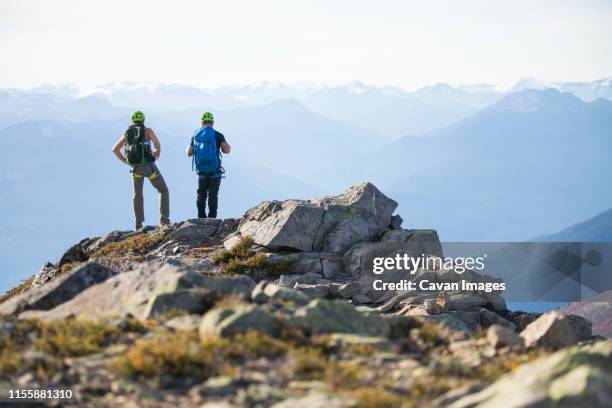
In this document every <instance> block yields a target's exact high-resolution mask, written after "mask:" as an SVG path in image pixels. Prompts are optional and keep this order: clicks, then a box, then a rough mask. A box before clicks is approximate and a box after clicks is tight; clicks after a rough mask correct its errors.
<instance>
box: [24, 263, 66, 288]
mask: <svg viewBox="0 0 612 408" xmlns="http://www.w3.org/2000/svg"><path fill="white" fill-rule="evenodd" d="M60 272H61V269H60V268H58V267H57V266H55V265H53V264H52V263H51V262H47V263H46V264H45V265H44V266H43V267H42V268H40V270H39V271H38V272H37V273H36V275H34V279H32V284H31V285H30V288H35V287H37V286H40V285H42V284H45V283H47V282H49V281H50V280H53V279H55V277H56V276H58V274H59V273H60Z"/></svg>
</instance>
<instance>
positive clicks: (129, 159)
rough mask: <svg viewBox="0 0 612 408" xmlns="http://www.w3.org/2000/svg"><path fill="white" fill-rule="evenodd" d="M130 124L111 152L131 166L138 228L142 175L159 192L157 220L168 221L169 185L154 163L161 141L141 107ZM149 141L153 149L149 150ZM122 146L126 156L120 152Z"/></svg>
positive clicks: (140, 217) (133, 115) (141, 206)
mask: <svg viewBox="0 0 612 408" xmlns="http://www.w3.org/2000/svg"><path fill="white" fill-rule="evenodd" d="M131 119H132V125H131V126H130V127H129V128H128V129H127V130H126V131H125V133H124V135H123V136H121V137H120V138H119V140H117V143H115V146H114V147H113V153H114V154H115V156H117V158H118V159H119V160H121V162H123V163H125V164H127V165H129V166H130V167H132V169H131V170H130V173H132V181H133V186H134V199H133V203H134V220H135V222H134V226H135V229H136V230H138V229H140V228H142V223H143V222H144V203H143V198H142V189H143V183H144V178H145V177H146V178H148V179H149V181H150V182H151V184H152V185H153V187H155V189H156V190H157V191H158V192H159V211H160V222H159V223H160V224H161V225H168V224H169V223H170V198H169V192H168V186H166V182H165V181H164V178H163V177H162V175H161V174H160V173H159V169H158V168H157V166H156V165H155V160H158V159H159V155H160V153H161V145H160V144H159V139H157V136H155V132H153V129H150V128H148V127H145V125H144V120H145V115H144V113H142V112H141V111H135V112H134V113H132V117H131ZM151 143H152V144H153V146H155V151H154V152H152V151H151ZM121 148H124V153H125V156H124V155H123V154H122V153H121Z"/></svg>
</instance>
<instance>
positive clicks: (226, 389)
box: [197, 376, 239, 397]
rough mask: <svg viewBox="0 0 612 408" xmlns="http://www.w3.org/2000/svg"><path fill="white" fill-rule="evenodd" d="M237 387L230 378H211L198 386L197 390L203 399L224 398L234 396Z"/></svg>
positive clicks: (234, 381)
mask: <svg viewBox="0 0 612 408" xmlns="http://www.w3.org/2000/svg"><path fill="white" fill-rule="evenodd" d="M238 385H239V384H237V381H236V380H235V379H233V378H232V377H227V376H223V377H212V378H209V379H208V380H206V381H205V382H203V383H202V384H200V385H198V386H197V390H198V393H199V394H200V395H201V396H203V397H224V396H226V395H230V394H234V393H235V392H236V390H237V388H238Z"/></svg>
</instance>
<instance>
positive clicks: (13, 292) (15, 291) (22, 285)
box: [0, 277, 34, 303]
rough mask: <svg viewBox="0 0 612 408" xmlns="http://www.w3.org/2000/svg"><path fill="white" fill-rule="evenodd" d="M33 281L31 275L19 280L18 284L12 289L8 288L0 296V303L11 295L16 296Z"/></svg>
mask: <svg viewBox="0 0 612 408" xmlns="http://www.w3.org/2000/svg"><path fill="white" fill-rule="evenodd" d="M33 281H34V277H31V278H29V279H26V280H25V281H23V282H21V283H20V284H19V285H17V286H15V287H14V288H13V289H10V290H9V291H8V292H6V293H5V294H4V295H2V296H0V303H3V302H6V301H7V300H9V299H10V298H12V297H13V296H17V295H18V294H20V293H21V292H23V291H24V290H26V289H28V288H29V287H30V285H32V282H33Z"/></svg>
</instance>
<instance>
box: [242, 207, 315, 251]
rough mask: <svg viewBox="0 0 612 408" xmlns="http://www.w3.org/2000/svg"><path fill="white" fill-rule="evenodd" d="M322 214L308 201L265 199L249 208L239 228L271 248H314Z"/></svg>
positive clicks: (259, 242) (244, 233) (307, 249)
mask: <svg viewBox="0 0 612 408" xmlns="http://www.w3.org/2000/svg"><path fill="white" fill-rule="evenodd" d="M323 213H324V210H323V209H322V208H320V207H318V206H316V205H313V204H310V203H309V202H307V201H298V200H287V201H283V202H280V201H266V202H263V203H261V204H259V205H258V206H256V207H254V208H252V209H250V210H249V211H247V213H246V214H245V216H244V219H243V221H242V222H241V223H240V226H239V227H238V231H239V232H240V234H241V235H243V236H244V235H247V236H250V237H252V238H253V240H254V241H255V243H256V244H259V245H263V246H265V247H268V248H271V249H284V248H292V249H297V250H300V251H312V250H313V249H314V248H313V243H314V238H315V236H316V234H317V231H318V230H319V227H320V225H321V222H322V218H323Z"/></svg>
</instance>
